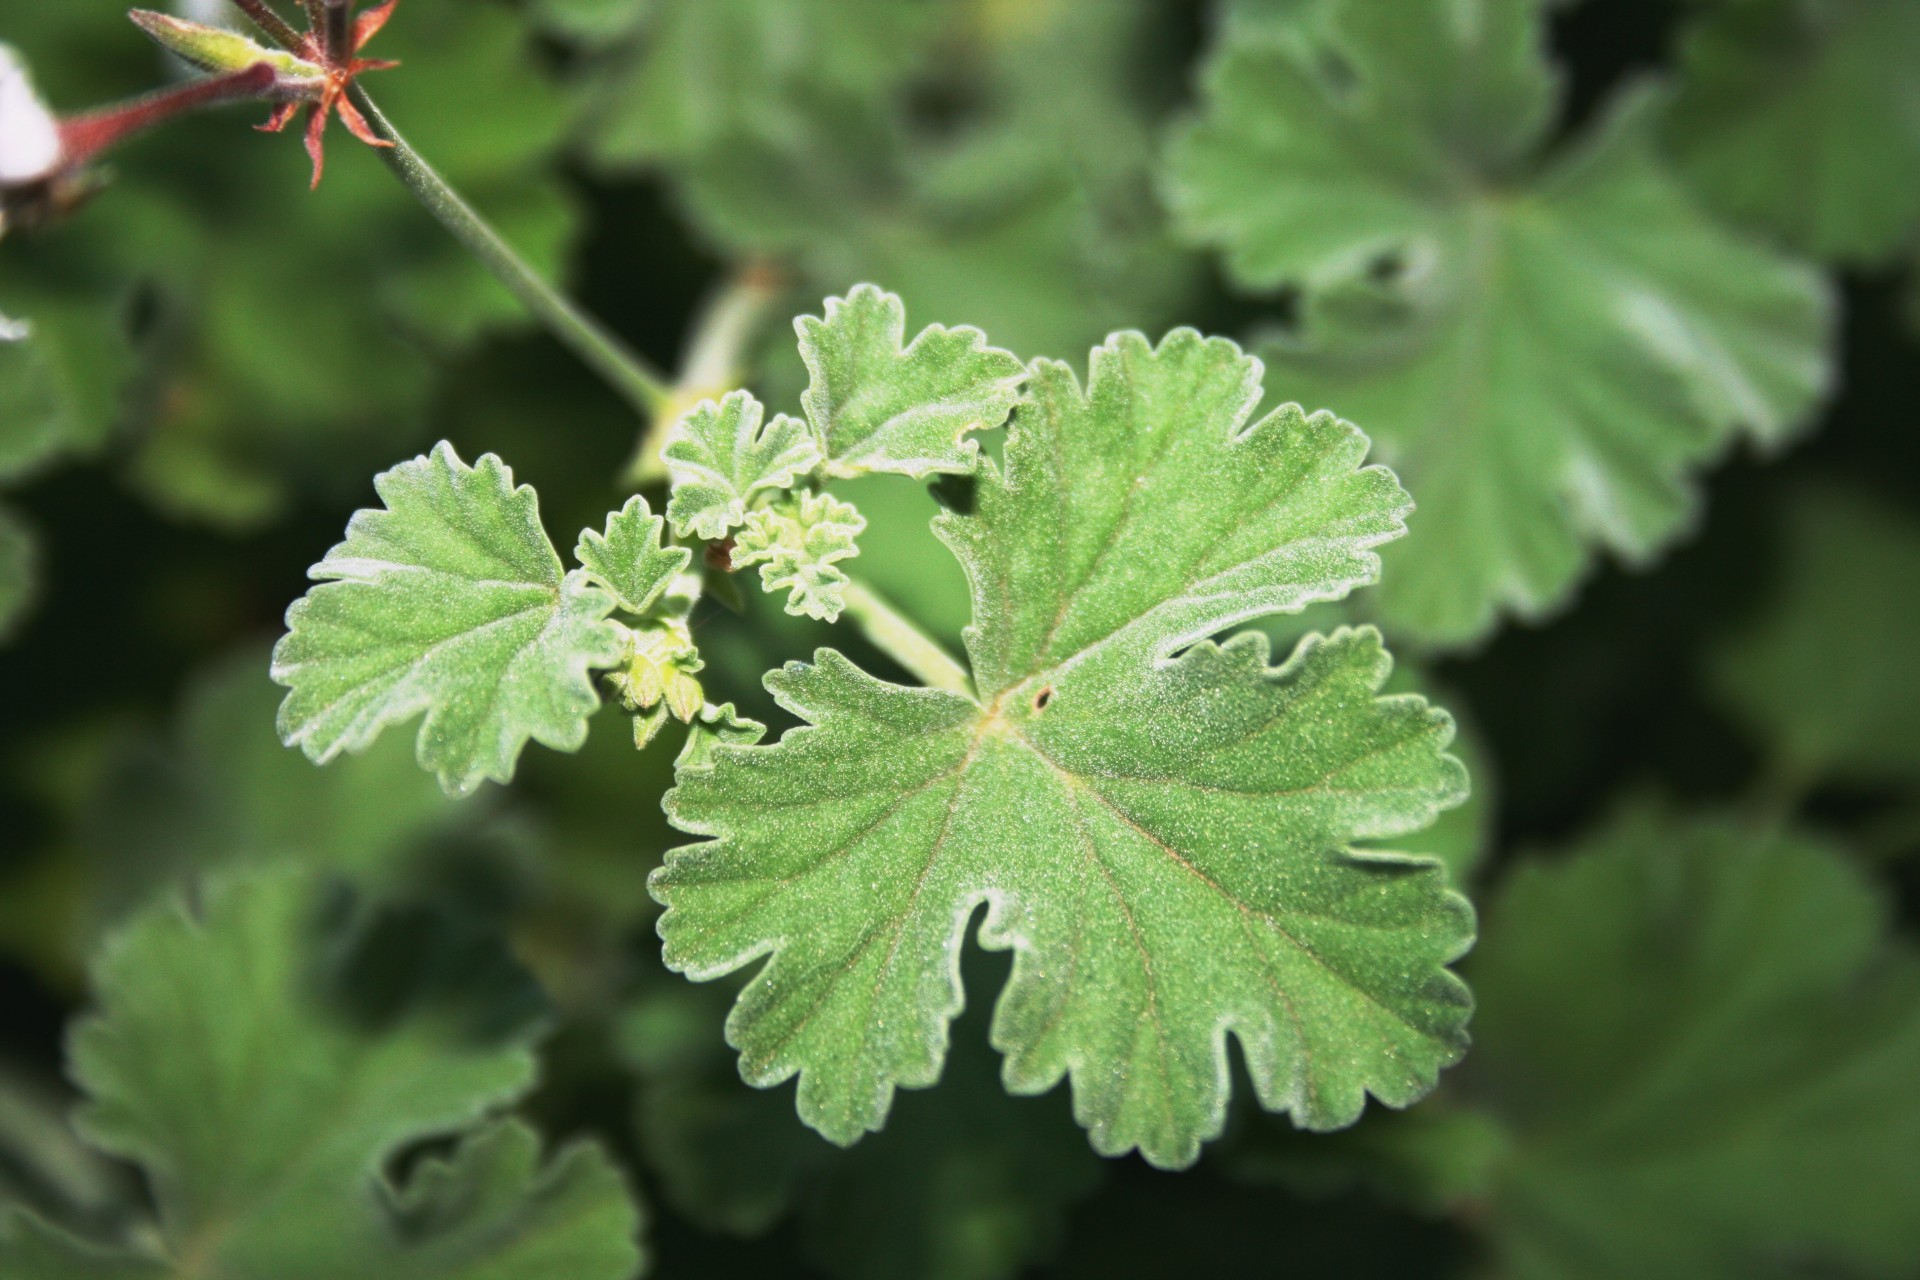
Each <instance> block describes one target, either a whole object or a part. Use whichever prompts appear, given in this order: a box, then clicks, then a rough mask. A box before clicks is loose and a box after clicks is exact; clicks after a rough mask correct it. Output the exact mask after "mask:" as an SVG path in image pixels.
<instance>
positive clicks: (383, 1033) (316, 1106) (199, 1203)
mask: <svg viewBox="0 0 1920 1280" xmlns="http://www.w3.org/2000/svg"><path fill="white" fill-rule="evenodd" d="M325 907H326V896H325V895H323V894H321V893H318V892H316V885H315V884H314V883H313V882H312V881H311V880H310V879H309V878H308V877H305V876H301V875H278V876H272V877H257V878H248V879H234V880H225V881H219V882H216V883H214V884H212V885H211V886H209V887H208V888H207V890H206V891H205V892H204V893H203V894H202V895H201V900H200V906H199V908H198V909H197V910H189V909H188V908H186V907H185V906H184V905H183V904H181V903H179V902H166V903H162V904H159V905H157V906H155V907H154V908H152V909H150V910H148V911H146V912H144V913H142V914H141V915H140V916H139V917H137V918H136V919H135V920H134V921H133V922H132V923H131V924H130V925H129V926H128V927H127V929H126V930H125V931H124V932H123V933H121V934H120V935H118V936H117V937H116V938H114V939H113V940H112V941H111V942H110V943H109V944H108V945H107V947H106V948H105V950H104V952H103V953H102V955H101V957H100V959H99V961H98V962H97V964H96V966H95V983H96V986H97V989H98V992H99V998H100V1000H101V1005H102V1008H101V1011H100V1012H99V1013H98V1014H96V1015H94V1016H92V1017H91V1018H89V1019H88V1020H86V1021H84V1022H82V1023H81V1024H80V1025H79V1027H78V1028H77V1030H76V1031H75V1033H74V1035H73V1040H72V1049H71V1053H72V1060H73V1070H74V1074H75V1077H76V1079H77V1080H78V1081H79V1083H80V1084H81V1085H82V1087H83V1088H85V1090H86V1091H87V1095H88V1101H87V1103H86V1104H85V1106H84V1107H82V1109H81V1110H80V1112H79V1115H78V1121H77V1122H78V1124H79V1126H80V1128H81V1130H82V1132H83V1133H84V1134H85V1135H86V1136H87V1137H88V1138H89V1139H90V1140H91V1141H92V1142H93V1143H94V1144H95V1145H97V1146H98V1147H100V1148H101V1149H103V1150H105V1151H107V1152H110V1153H112V1154H114V1155H117V1156H120V1157H122V1158H124V1159H127V1160H131V1161H133V1162H135V1163H136V1164H138V1165H139V1166H140V1167H141V1168H142V1170H143V1171H144V1172H145V1174H146V1176H147V1178H148V1181H149V1185H150V1186H151V1188H152V1191H153V1195H154V1201H155V1205H156V1216H155V1220H154V1222H153V1224H152V1226H151V1228H150V1229H149V1230H147V1231H145V1232H142V1233H141V1234H140V1238H139V1239H137V1240H135V1241H132V1242H128V1243H118V1242H103V1243H101V1244H97V1245H96V1244H92V1243H83V1242H81V1241H80V1240H77V1239H75V1238H74V1237H72V1236H70V1235H68V1234H67V1233H66V1232H65V1231H63V1230H60V1229H59V1228H56V1227H52V1226H49V1225H47V1224H46V1223H44V1222H41V1221H40V1220H39V1219H37V1218H35V1217H33V1216H31V1215H28V1214H22V1213H19V1212H17V1211H9V1212H5V1213H0V1271H4V1273H5V1274H6V1275H7V1276H8V1277H9V1280H103V1278H106V1277H121V1276H141V1277H155V1278H156V1280H159V1278H169V1280H188V1277H221V1278H223V1280H243V1278H251V1277H261V1276H273V1277H275V1280H305V1278H308V1277H311V1278H312V1280H338V1278H339V1277H342V1276H350V1275H351V1276H399V1275H405V1276H410V1277H419V1278H420V1280H456V1278H458V1280H536V1278H539V1280H544V1278H545V1277H549V1276H557V1275H565V1276H568V1277H569V1278H570V1280H573V1278H577V1280H627V1278H628V1277H631V1276H632V1275H634V1274H635V1273H636V1272H637V1270H638V1267H639V1264H640V1254H639V1251H638V1249H637V1247H636V1244H635V1240H634V1237H635V1233H636V1230H637V1228H638V1214H637V1211H636V1209H635V1207H634V1204H633V1202H632V1200H631V1199H630V1198H629V1197H628V1195H627V1193H626V1191H625V1189H624V1187H623V1186H622V1183H621V1179H620V1175H619V1174H618V1172H617V1171H616V1170H615V1169H614V1168H613V1167H612V1165H611V1163H610V1162H609V1161H608V1160H607V1158H606V1157H605V1156H604V1154H602V1153H601V1152H600V1151H598V1150H597V1149H595V1148H592V1147H586V1146H575V1147H572V1148H570V1149H568V1150H566V1151H564V1152H562V1153H560V1154H559V1155H557V1156H556V1157H554V1159H553V1160H552V1161H551V1162H549V1163H547V1164H546V1165H545V1167H544V1168H543V1167H541V1161H540V1158H539V1140H538V1138H537V1137H536V1136H535V1135H534V1134H533V1133H532V1131H531V1130H529V1129H527V1128H526V1127H525V1126H523V1125H521V1124H520V1123H518V1122H515V1121H506V1122H497V1121H487V1119H486V1117H487V1116H488V1114H489V1113H490V1112H493V1111H495V1110H497V1109H498V1108H500V1107H502V1106H503V1105H505V1104H507V1103H509V1102H511V1101H513V1100H514V1099H515V1098H517V1097H518V1096H519V1095H521V1094H522V1093H524V1092H525V1091H526V1090H527V1089H528V1088H529V1087H530V1086H531V1084H532V1083H533V1079H534V1060H533V1054H532V1052H531V1051H530V1049H529V1047H528V1045H527V1043H526V1040H527V1037H526V1036H525V1035H524V1034H521V1035H516V1036H515V1037H513V1038H511V1039H508V1040H506V1041H504V1042H497V1043H495V1042H489V1041H483V1040H481V1039H477V1038H475V1037H474V1035H473V1032H472V1030H471V1029H470V1028H468V1027H466V1026H465V1025H464V1023H463V1020H461V1019H459V1018H454V1017H449V1016H447V1015H446V1014H445V1013H444V1012H443V1011H436V1010H435V1009H433V1008H432V1007H431V1006H429V1005H420V1006H418V1007H408V1006H407V1005H406V1003H405V1001H404V999H402V1001H401V1004H400V1013H399V1014H398V1016H390V1017H388V1018H387V1019H385V1021H384V1024H372V1025H370V1024H369V1023H368V1022H367V1021H366V1020H365V1015H364V1014H356V1013H354V1012H353V1011H352V1006H351V1005H349V1004H348V1003H346V1002H345V998H344V997H343V996H342V995H341V994H340V993H339V991H338V990H337V989H336V988H337V987H338V985H339V978H340V975H339V974H338V973H337V972H329V969H328V964H329V960H330V959H331V961H332V963H334V964H336V965H337V964H338V962H339V958H338V954H337V953H338V951H339V947H340V941H339V939H337V938H334V937H333V936H332V935H331V933H330V931H329V929H328V927H327V922H326V914H325ZM412 945H413V946H414V947H415V948H416V949H417V947H418V946H419V943H418V942H417V940H416V942H415V943H414V944H412ZM330 948H331V951H332V953H333V954H331V956H330ZM388 976H389V979H391V977H392V975H388ZM450 1135H464V1136H463V1138H462V1141H461V1142H460V1143H459V1145H458V1146H457V1147H455V1148H454V1149H453V1151H452V1154H451V1155H449V1156H447V1157H445V1158H444V1159H435V1160H430V1161H428V1162H426V1163H425V1164H423V1165H422V1166H421V1167H418V1168H416V1169H415V1171H414V1172H413V1174H412V1176H411V1177H410V1178H408V1179H407V1180H406V1182H405V1183H404V1184H402V1185H399V1186H395V1185H393V1184H392V1183H390V1182H389V1181H388V1180H387V1177H386V1166H387V1162H388V1161H389V1160H391V1159H392V1158H393V1157H394V1156H395V1155H396V1153H398V1152H399V1151H400V1150H401V1149H403V1148H405V1147H407V1146H409V1145H411V1144H414V1143H417V1142H420V1141H422V1140H424V1139H428V1138H433V1137H443V1136H450Z"/></svg>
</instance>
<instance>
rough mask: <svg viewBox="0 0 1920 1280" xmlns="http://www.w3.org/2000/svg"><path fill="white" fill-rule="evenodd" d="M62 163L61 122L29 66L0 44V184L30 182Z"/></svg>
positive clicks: (10, 48)
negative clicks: (42, 95)
mask: <svg viewBox="0 0 1920 1280" xmlns="http://www.w3.org/2000/svg"><path fill="white" fill-rule="evenodd" d="M59 167H60V125H59V123H58V122H57V121H56V120H55V119H54V118H53V112H51V111H49V110H48V109H47V104H46V103H44V102H42V101H41V100H40V95H39V94H38V93H36V92H34V88H33V81H32V80H31V79H29V78H28V76H27V68H26V66H25V64H23V63H22V62H21V61H20V57H19V55H18V54H16V53H15V52H14V51H13V49H12V47H11V46H9V45H4V44H0V187H18V186H28V185H31V184H32V183H35V182H39V181H41V180H43V179H45V178H47V177H48V176H50V175H51V174H52V173H53V172H54V170H56V169H58V168H59Z"/></svg>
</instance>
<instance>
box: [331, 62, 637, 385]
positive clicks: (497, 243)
mask: <svg viewBox="0 0 1920 1280" xmlns="http://www.w3.org/2000/svg"><path fill="white" fill-rule="evenodd" d="M354 96H355V99H356V100H357V101H358V103H359V105H360V109H361V110H362V111H363V112H365V113H366V115H367V117H368V118H369V119H370V120H372V121H373V124H374V127H375V128H376V129H377V130H379V132H380V136H381V137H383V138H385V139H386V140H387V141H389V142H391V143H393V146H392V147H390V148H383V149H382V150H381V152H380V155H381V157H382V158H383V159H384V160H385V161H386V162H387V167H388V168H390V169H392V170H393V171H394V173H395V174H397V175H399V178H400V181H401V182H403V183H405V184H406V186H407V188H408V189H409V190H410V191H412V192H413V194H414V195H415V196H417V197H419V200H420V203H421V204H423V205H425V206H426V207H427V212H429V213H431V214H432V215H433V216H434V217H435V218H438V219H439V220H440V225H442V226H444V227H445V228H446V229H447V230H448V231H450V232H452V233H453V237H454V239H456V240H458V241H459V242H460V243H461V244H462V245H463V246H465V247H466V249H467V251H468V252H469V253H471V254H472V255H473V256H474V257H475V258H477V259H479V261H480V265H482V266H484V267H485V268H486V269H487V270H488V271H490V272H492V273H493V276H494V278H495V279H496V280H498V281H499V282H500V283H501V284H503V285H505V286H506V287H507V290H508V291H509V292H510V293H512V294H513V296H514V297H516V298H518V299H519V300H520V301H521V303H522V304H523V305H525V307H526V308H527V310H528V311H530V312H532V313H533V315H534V318H535V319H537V320H539V321H540V323H541V324H542V325H544V326H546V329H547V332H549V333H551V334H552V335H553V336H554V337H555V338H557V339H559V340H560V342H562V343H563V344H565V345H566V346H567V347H568V348H569V349H570V350H572V352H573V353H574V355H576V356H578V357H579V358H580V359H581V360H582V361H584V362H585V363H586V365H587V366H588V367H589V368H591V369H592V370H593V371H594V372H595V373H597V374H599V375H600V377H601V379H602V380H603V381H604V382H606V384H607V385H608V386H609V387H611V388H613V390H614V391H615V392H616V393H618V394H619V395H620V397H621V398H622V399H623V400H625V401H626V402H627V403H628V404H630V405H632V406H633V409H634V411H635V412H636V413H638V414H639V415H640V416H641V417H643V418H646V419H649V420H651V419H654V418H656V417H658V416H660V415H661V414H663V413H665V412H666V410H667V408H668V406H669V405H671V404H672V402H673V391H672V388H670V387H669V386H668V385H667V383H666V380H665V379H664V378H662V377H661V376H660V374H659V373H657V372H655V371H654V369H653V368H652V366H650V365H648V364H647V362H646V361H645V360H643V359H641V358H640V356H639V355H637V354H636V353H635V352H634V351H633V350H632V349H631V348H629V347H628V346H627V345H626V344H625V343H624V342H622V341H620V339H619V338H617V337H615V336H614V335H613V334H612V333H611V332H609V331H608V330H607V328H606V327H605V326H604V325H602V324H601V323H600V322H599V321H598V320H596V319H594V318H593V317H592V316H590V315H588V314H587V313H586V312H585V311H582V310H581V309H580V308H579V307H578V306H577V305H575V304H574V302H573V301H572V299H570V298H568V297H567V296H566V295H564V294H562V293H561V292H559V291H558V290H557V289H555V288H554V287H553V286H552V285H550V284H548V283H547V282H546V281H545V280H544V279H542V278H541V276H540V274H539V272H537V271H535V270H534V269H533V268H532V267H531V266H529V265H528V264H527V261H526V260H525V259H524V258H522V257H521V256H520V255H519V254H517V253H515V252H514V250H513V247H512V246H511V245H509V244H508V243H507V242H506V241H505V240H503V239H501V237H500V233H499V232H497V231H495V230H494V229H493V227H492V226H490V225H489V224H488V223H487V221H486V220H485V219H484V218H482V217H481V216H480V215H479V214H478V213H477V212H475V210H474V208H473V206H472V205H470V204H468V203H467V202H466V200H465V199H463V198H462V197H461V195H460V193H459V192H457V191H455V190H454V189H453V188H452V187H450V186H448V185H447V182H446V179H444V178H442V177H441V176H440V175H439V174H438V173H437V172H435V171H434V168H433V166H432V165H430V164H428V163H427V162H426V160H425V158H423V157H422V156H421V155H420V153H419V152H417V151H415V150H414V149H413V148H412V147H411V146H410V145H408V143H407V140H406V138H405V137H403V136H402V135H401V133H400V131H399V130H398V129H395V128H394V127H393V122H392V121H390V120H388V119H387V117H386V116H385V115H384V114H383V113H382V112H381V110H380V108H379V107H378V106H376V105H375V104H374V101H373V99H372V98H370V97H368V96H367V93H366V91H365V90H364V89H361V88H359V87H357V86H356V87H355V89H354Z"/></svg>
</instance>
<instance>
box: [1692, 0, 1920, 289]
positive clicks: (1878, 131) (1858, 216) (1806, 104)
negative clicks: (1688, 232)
mask: <svg viewBox="0 0 1920 1280" xmlns="http://www.w3.org/2000/svg"><path fill="white" fill-rule="evenodd" d="M1916 65H1920V5H1914V4H1912V3H1911V2H1910V0H1821V2H1820V3H1817V4H1809V3H1805V2H1804V0H1743V2H1742V3H1739V4H1719V5H1714V6H1712V7H1710V8H1703V11H1702V12H1701V14H1700V16H1699V18H1698V19H1697V20H1696V23H1695V26H1694V28H1693V30H1692V31H1691V32H1690V33H1689V34H1688V36H1687V38H1686V39H1685V40H1684V41H1683V42H1682V44H1681V63H1680V69H1681V77H1680V90H1679V93H1678V95H1677V96H1676V98H1675V100H1674V104H1673V110H1672V112H1671V115H1670V119H1669V125H1668V128H1667V130H1666V137H1667V140H1668V142H1669V144H1670V145H1671V147H1672V150H1673V152H1674V154H1675V156H1676V157H1677V158H1678V160H1679V162H1680V167H1681V169H1682V170H1683V171H1684V173H1685V174H1686V176H1687V177H1688V178H1690V179H1691V180H1692V182H1693V185H1694V187H1695V188H1696V189H1697V190H1698V191H1699V192H1700V193H1701V195H1702V196H1704V197H1705V198H1706V199H1707V201H1708V202H1709V203H1711V204H1712V205H1713V206H1714V207H1715V208H1717V209H1720V210H1723V211H1724V212H1726V213H1727V214H1729V215H1731V216H1733V217H1736V218H1738V219H1740V220H1742V221H1745V222H1747V223H1749V224H1751V225H1753V226H1756V227H1758V228H1760V229H1762V230H1765V231H1769V232H1771V233H1773V234H1774V235H1776V236H1779V237H1780V238H1782V239H1783V240H1785V241H1786V242H1787V243H1789V244H1792V245H1795V246H1797V247H1799V248H1802V249H1805V250H1807V251H1809V252H1812V253H1817V254H1819V255H1821V256H1822V257H1829V258H1839V259H1842V260H1844V261H1848V262H1855V263H1875V262H1881V261H1884V260H1885V259H1887V258H1889V257H1891V256H1892V255H1893V254H1894V253H1895V252H1897V251H1898V250H1899V249H1900V247H1901V246H1902V245H1903V244H1906V243H1907V242H1908V241H1909V240H1911V238H1912V237H1913V235H1914V232H1915V231H1916V230H1917V229H1920V110H1916V108H1915V88H1914V85H1915V81H1914V67H1915V66H1916Z"/></svg>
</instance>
